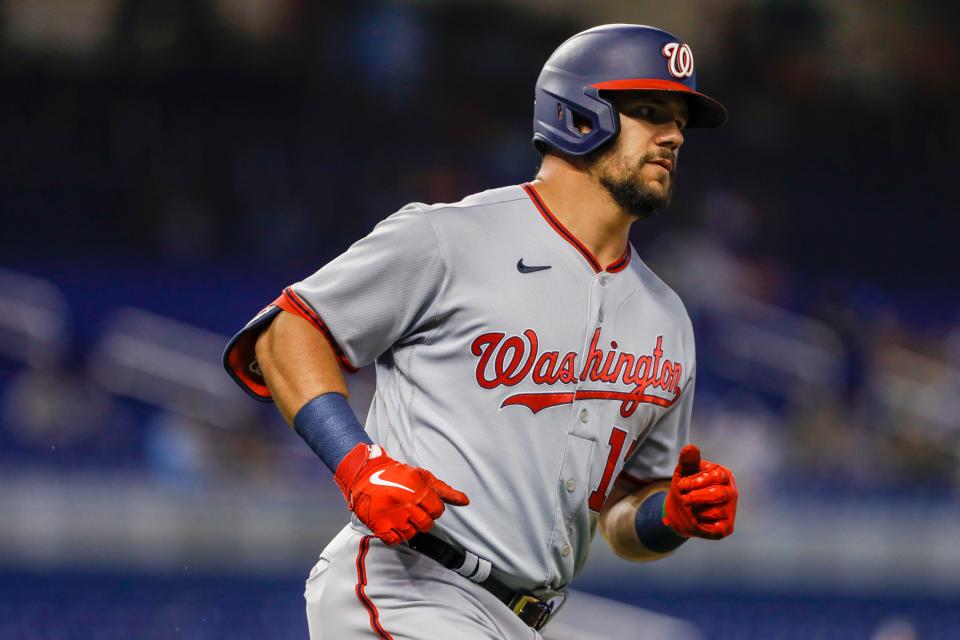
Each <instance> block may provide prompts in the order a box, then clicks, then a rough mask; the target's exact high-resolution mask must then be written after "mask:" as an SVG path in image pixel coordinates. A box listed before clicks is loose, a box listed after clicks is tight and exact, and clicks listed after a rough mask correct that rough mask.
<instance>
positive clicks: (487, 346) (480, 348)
mask: <svg viewBox="0 0 960 640" xmlns="http://www.w3.org/2000/svg"><path fill="white" fill-rule="evenodd" d="M504 335H505V334H504V333H503V332H500V331H495V332H492V333H484V334H483V335H481V336H477V338H476V339H475V340H474V341H473V344H471V345H470V352H471V353H472V354H473V355H475V356H477V357H479V358H480V361H479V362H478V363H477V384H479V385H480V388H482V389H493V388H494V387H497V386H498V385H499V384H500V379H499V377H495V378H493V379H492V380H488V379H487V378H486V377H485V372H486V370H487V362H489V361H490V356H491V355H493V352H494V350H495V349H496V347H497V345H498V344H500V341H501V340H503V336H504Z"/></svg>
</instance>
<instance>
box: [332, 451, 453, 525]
mask: <svg viewBox="0 0 960 640" xmlns="http://www.w3.org/2000/svg"><path fill="white" fill-rule="evenodd" d="M334 480H335V481H336V483H337V485H338V486H339V487H340V490H341V491H342V492H343V497H344V498H346V499H347V505H349V506H350V510H351V511H353V512H354V513H355V514H356V515H357V517H358V518H360V521H361V522H363V524H365V525H367V527H369V529H370V530H371V531H372V532H373V535H375V536H377V537H378V538H380V539H381V540H383V541H384V542H386V543H387V544H400V543H401V542H403V541H405V540H409V539H410V538H412V537H413V536H414V535H416V533H417V532H418V531H420V532H426V531H428V530H429V529H430V528H431V527H432V526H433V521H434V520H436V519H437V518H439V517H440V515H441V514H442V513H443V509H444V506H443V503H444V502H446V503H447V504H452V505H455V506H457V507H463V506H465V505H468V504H470V499H469V498H467V495H466V494H465V493H461V492H460V491H457V490H456V489H454V488H452V487H451V486H450V485H448V484H447V483H445V482H442V481H440V480H437V479H436V478H435V477H434V475H433V474H432V473H430V472H429V471H427V470H426V469H419V468H414V467H411V466H409V465H405V464H403V463H402V462H397V461H396V460H394V459H393V458H391V457H390V456H388V455H387V452H386V451H384V450H383V449H381V448H380V446H379V445H375V444H373V445H368V444H363V443H360V444H358V445H357V446H355V447H354V448H353V449H351V451H350V453H348V454H347V455H346V456H345V457H344V458H343V460H341V461H340V464H339V465H338V466H337V472H336V474H334Z"/></svg>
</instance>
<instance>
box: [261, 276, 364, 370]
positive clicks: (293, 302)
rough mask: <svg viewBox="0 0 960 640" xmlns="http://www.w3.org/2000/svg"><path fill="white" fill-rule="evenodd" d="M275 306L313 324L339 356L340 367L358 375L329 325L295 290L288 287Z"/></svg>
mask: <svg viewBox="0 0 960 640" xmlns="http://www.w3.org/2000/svg"><path fill="white" fill-rule="evenodd" d="M273 304H275V305H277V306H278V307H280V308H281V309H283V310H284V311H287V312H289V313H292V314H294V315H297V316H300V317H301V318H303V319H304V320H306V321H307V322H309V323H310V324H312V325H313V326H314V327H315V328H316V329H317V330H319V331H320V333H322V334H323V336H324V337H325V338H326V339H327V342H329V343H330V347H331V348H332V349H333V353H334V355H336V356H337V360H338V361H339V362H340V365H341V366H342V367H343V368H344V369H346V370H347V371H349V372H350V373H356V372H357V371H358V369H357V368H356V367H355V366H353V365H352V364H351V363H350V359H349V358H347V354H345V353H344V352H343V349H341V348H340V345H339V344H337V340H336V338H334V337H333V334H332V333H330V328H329V327H327V324H326V323H325V322H324V321H323V318H321V317H320V316H319V315H317V312H316V311H314V310H313V309H312V308H311V307H310V305H308V304H307V303H306V302H304V301H303V299H301V298H300V296H298V295H297V294H296V292H295V291H294V290H293V287H287V288H286V289H284V290H283V293H282V294H280V297H279V298H277V299H276V300H274V301H273Z"/></svg>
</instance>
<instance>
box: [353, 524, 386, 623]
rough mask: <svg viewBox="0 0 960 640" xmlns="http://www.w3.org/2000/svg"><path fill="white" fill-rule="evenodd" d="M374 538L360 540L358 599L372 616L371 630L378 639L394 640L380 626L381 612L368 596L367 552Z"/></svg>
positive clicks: (358, 553) (368, 537)
mask: <svg viewBox="0 0 960 640" xmlns="http://www.w3.org/2000/svg"><path fill="white" fill-rule="evenodd" d="M372 537H373V536H363V537H362V538H361V539H360V550H359V551H358V552H357V588H356V591H357V598H359V599H360V602H361V603H362V604H363V606H364V607H365V608H366V609H367V613H368V614H369V615H370V628H371V629H373V632H374V633H376V634H377V637H378V638H381V640H393V636H391V635H390V634H389V633H387V632H386V630H385V629H384V628H383V626H381V625H380V612H379V611H377V606H376V605H375V604H373V600H371V599H370V597H369V596H368V595H367V592H366V587H367V567H366V559H367V551H369V550H370V538H372Z"/></svg>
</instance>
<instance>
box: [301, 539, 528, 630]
mask: <svg viewBox="0 0 960 640" xmlns="http://www.w3.org/2000/svg"><path fill="white" fill-rule="evenodd" d="M304 597H305V598H306V601H307V623H308V624H309V626H310V639H311V640H354V639H359V638H377V639H380V640H388V639H391V638H392V639H393V640H450V639H451V638H456V639H457V640H473V639H478V640H479V639H483V640H515V639H524V640H542V638H541V636H540V634H539V633H537V632H536V631H534V630H533V629H531V628H530V627H528V626H527V625H526V624H524V623H523V622H522V621H521V620H520V618H518V617H517V616H515V615H514V614H513V613H512V612H511V611H510V609H508V608H507V607H506V605H504V604H503V603H502V602H500V601H499V600H497V599H496V598H495V597H494V596H493V594H491V593H490V592H488V591H487V590H486V589H484V588H483V587H480V586H479V585H477V584H475V583H473V582H471V581H470V580H468V579H466V578H464V577H463V576H461V575H460V574H458V573H456V572H454V571H451V570H449V569H447V568H446V567H443V566H442V565H440V564H439V563H437V562H435V561H433V560H432V559H430V558H428V557H426V556H424V555H422V554H420V553H418V552H416V551H414V550H412V549H409V548H407V547H405V546H397V547H390V546H387V545H385V544H384V543H382V542H381V541H380V540H378V539H377V538H375V537H373V536H370V535H367V533H366V532H364V531H360V530H358V529H356V528H354V527H353V526H352V525H347V526H346V527H344V529H343V530H342V531H341V532H340V533H339V534H337V536H336V537H335V538H334V539H333V540H332V541H331V542H330V544H329V545H327V548H326V549H324V550H323V553H322V554H320V560H319V562H317V564H316V565H315V566H314V567H313V570H312V571H311V572H310V577H309V578H307V584H306V590H305V592H304Z"/></svg>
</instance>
